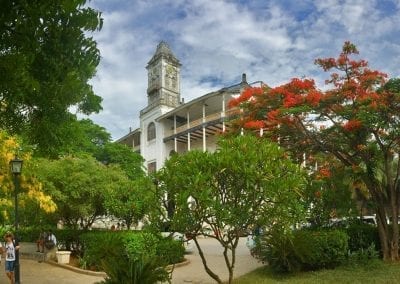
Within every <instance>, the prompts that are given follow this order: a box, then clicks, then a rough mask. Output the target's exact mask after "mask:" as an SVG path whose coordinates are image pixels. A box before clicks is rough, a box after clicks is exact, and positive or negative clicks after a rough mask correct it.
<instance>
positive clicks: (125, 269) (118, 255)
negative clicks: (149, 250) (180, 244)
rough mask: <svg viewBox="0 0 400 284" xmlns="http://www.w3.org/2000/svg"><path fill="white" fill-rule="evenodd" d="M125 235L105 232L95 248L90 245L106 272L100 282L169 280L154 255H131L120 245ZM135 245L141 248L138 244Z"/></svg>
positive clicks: (147, 283)
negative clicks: (104, 277) (105, 275)
mask: <svg viewBox="0 0 400 284" xmlns="http://www.w3.org/2000/svg"><path fill="white" fill-rule="evenodd" d="M137 235H139V234H137ZM125 236H126V234H115V233H111V234H105V235H103V236H102V237H103V239H102V243H99V244H97V248H95V247H96V245H92V253H94V254H95V255H97V256H98V257H100V258H99V261H100V266H101V267H102V270H103V271H104V272H106V273H107V278H106V279H105V280H104V281H102V282H100V283H106V284H117V283H118V284H119V283H132V284H153V283H158V282H165V281H169V280H170V277H169V273H168V272H167V270H166V269H165V268H164V267H163V266H162V265H161V264H160V262H159V259H158V258H157V257H156V256H154V255H145V254H142V253H139V254H134V255H131V254H130V253H129V252H128V250H127V249H126V247H125V245H122V241H123V238H124V237H125ZM131 237H132V235H131V236H129V237H128V239H130V240H132V238H131ZM147 237H148V236H145V237H144V238H143V239H146V238H147ZM89 238H90V237H89ZM133 239H135V237H133ZM144 243H146V241H145V242H144ZM133 247H134V246H130V248H133ZM137 247H138V248H139V249H141V246H140V245H138V246H137ZM131 252H132V251H131ZM138 255H141V256H140V257H138Z"/></svg>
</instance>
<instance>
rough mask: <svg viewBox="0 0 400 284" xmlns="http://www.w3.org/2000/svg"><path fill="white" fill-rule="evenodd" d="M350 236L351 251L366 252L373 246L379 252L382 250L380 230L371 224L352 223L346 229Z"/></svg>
mask: <svg viewBox="0 0 400 284" xmlns="http://www.w3.org/2000/svg"><path fill="white" fill-rule="evenodd" d="M345 230H346V233H347V235H348V236H349V251H350V252H357V251H360V250H366V249H368V248H369V247H370V246H371V245H372V246H373V247H374V248H375V249H377V250H378V251H379V250H380V248H381V244H380V241H379V234H378V228H377V227H375V226H372V225H369V224H359V223H354V222H353V223H350V225H349V226H348V227H347V228H346V229H345Z"/></svg>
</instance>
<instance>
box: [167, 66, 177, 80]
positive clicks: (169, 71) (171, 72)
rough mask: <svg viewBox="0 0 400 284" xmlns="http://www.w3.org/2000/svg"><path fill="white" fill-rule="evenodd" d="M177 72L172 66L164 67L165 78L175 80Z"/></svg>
mask: <svg viewBox="0 0 400 284" xmlns="http://www.w3.org/2000/svg"><path fill="white" fill-rule="evenodd" d="M176 75H177V71H176V68H175V67H174V66H172V65H167V66H166V67H165V76H167V77H168V78H171V79H176Z"/></svg>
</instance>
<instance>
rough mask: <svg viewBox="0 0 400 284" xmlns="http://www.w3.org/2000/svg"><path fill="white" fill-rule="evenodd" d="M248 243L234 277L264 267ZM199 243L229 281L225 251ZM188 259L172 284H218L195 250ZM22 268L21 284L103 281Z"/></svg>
mask: <svg viewBox="0 0 400 284" xmlns="http://www.w3.org/2000/svg"><path fill="white" fill-rule="evenodd" d="M245 241H246V240H245V238H242V239H241V240H240V244H239V247H238V249H237V258H236V266H235V277H238V276H240V275H243V274H245V273H247V272H249V271H251V270H254V269H256V268H257V267H259V266H261V265H262V264H261V263H259V262H257V261H256V260H255V259H254V258H253V257H251V256H250V253H249V250H248V249H247V247H246V245H245ZM200 243H201V246H202V247H204V252H205V254H206V257H207V259H208V261H209V265H210V267H211V269H213V270H215V272H216V273H217V274H218V275H220V277H221V278H222V279H223V280H227V279H228V273H227V270H226V268H225V263H224V260H223V257H222V248H220V246H219V245H218V243H217V242H216V241H215V240H214V239H200ZM21 249H22V248H21ZM186 258H187V259H189V260H190V263H189V264H188V265H186V266H181V267H177V268H175V270H174V273H173V278H172V283H173V284H183V283H186V284H187V283H193V284H208V283H210V284H211V283H215V282H214V281H213V279H212V278H210V276H208V274H207V273H206V272H205V271H204V268H203V264H202V262H201V259H200V257H199V255H198V253H197V250H196V249H194V250H193V252H192V253H191V254H188V255H186ZM2 264H3V265H2V267H1V269H0V283H1V284H3V283H4V284H6V283H9V282H8V280H7V278H6V276H5V272H4V260H3V262H2ZM20 266H21V283H22V284H94V283H96V282H100V281H102V280H103V277H99V276H91V275H85V274H81V273H77V272H74V271H71V270H68V269H65V268H61V267H57V266H54V265H51V264H49V263H44V262H39V261H38V260H32V259H21V265H20Z"/></svg>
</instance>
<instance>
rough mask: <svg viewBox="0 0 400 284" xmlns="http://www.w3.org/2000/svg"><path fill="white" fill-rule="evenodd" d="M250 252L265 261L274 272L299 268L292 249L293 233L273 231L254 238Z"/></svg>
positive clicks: (298, 260)
mask: <svg viewBox="0 0 400 284" xmlns="http://www.w3.org/2000/svg"><path fill="white" fill-rule="evenodd" d="M255 244H256V245H255V247H254V248H253V249H252V254H253V255H254V256H255V257H257V258H259V259H261V260H262V261H263V262H267V263H268V264H269V266H270V267H271V268H272V270H274V271H276V272H288V271H297V270H299V269H300V268H301V263H300V259H299V258H298V257H297V255H296V253H295V249H294V243H293V235H292V234H288V233H284V232H281V231H273V232H270V234H268V235H264V236H260V237H257V238H255Z"/></svg>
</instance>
